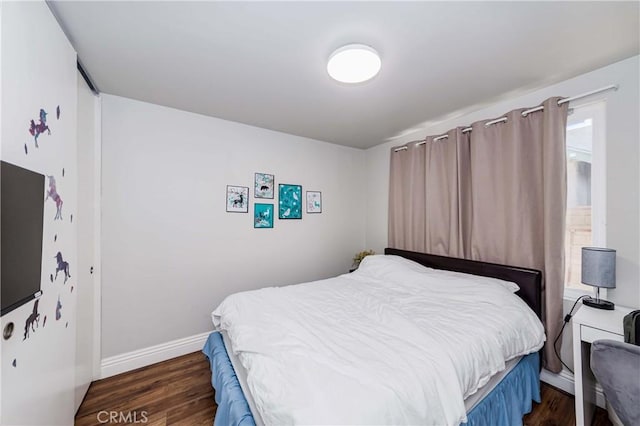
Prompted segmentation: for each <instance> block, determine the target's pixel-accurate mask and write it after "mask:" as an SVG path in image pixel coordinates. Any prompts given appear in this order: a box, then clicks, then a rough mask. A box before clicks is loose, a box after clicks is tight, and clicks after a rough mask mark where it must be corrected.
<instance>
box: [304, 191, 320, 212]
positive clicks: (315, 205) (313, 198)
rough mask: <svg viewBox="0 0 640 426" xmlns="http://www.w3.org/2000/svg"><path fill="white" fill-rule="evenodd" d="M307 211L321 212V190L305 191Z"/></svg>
mask: <svg viewBox="0 0 640 426" xmlns="http://www.w3.org/2000/svg"><path fill="white" fill-rule="evenodd" d="M307 213H322V192H320V191H307Z"/></svg>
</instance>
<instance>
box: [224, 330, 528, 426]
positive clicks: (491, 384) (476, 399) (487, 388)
mask: <svg viewBox="0 0 640 426" xmlns="http://www.w3.org/2000/svg"><path fill="white" fill-rule="evenodd" d="M220 334H221V335H222V340H223V342H224V345H225V347H226V348H227V354H228V355H229V360H230V361H231V365H232V366H233V369H234V370H235V372H236V376H237V377H238V382H240V388H241V389H242V393H244V396H245V398H246V400H247V403H248V404H249V409H250V410H251V414H252V415H253V419H254V420H255V422H256V426H264V421H263V420H262V417H261V416H260V412H259V411H258V410H257V408H256V403H255V401H254V399H253V396H252V395H251V391H250V389H249V386H248V385H247V370H246V369H245V368H244V367H243V366H242V363H241V362H240V360H239V359H238V356H237V355H236V354H235V353H234V351H233V347H232V346H231V345H232V344H231V339H229V336H228V335H227V333H226V331H222V332H221V333H220ZM521 359H522V357H517V358H514V359H512V360H510V361H507V363H506V366H505V369H504V370H502V371H500V372H498V373H496V374H494V375H493V376H492V377H491V379H489V381H488V382H487V383H486V384H485V385H484V386H482V387H481V388H480V389H478V390H477V391H476V392H475V393H473V394H472V395H469V397H467V399H465V400H464V406H465V409H466V411H467V413H469V412H470V411H471V410H472V409H473V408H474V407H476V406H477V405H478V404H479V403H480V402H481V401H482V400H483V399H484V398H485V397H486V396H487V395H489V393H491V391H492V390H493V389H494V388H495V387H496V386H497V385H498V384H499V383H500V382H501V381H502V379H503V378H504V377H505V376H506V375H507V374H509V372H511V370H513V369H514V368H515V366H516V365H517V364H518V362H520V360H521Z"/></svg>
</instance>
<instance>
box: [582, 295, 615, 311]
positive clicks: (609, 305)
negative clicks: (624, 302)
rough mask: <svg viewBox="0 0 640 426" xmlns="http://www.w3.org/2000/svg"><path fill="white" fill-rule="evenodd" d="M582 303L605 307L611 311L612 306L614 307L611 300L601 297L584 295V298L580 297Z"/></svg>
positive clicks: (600, 307) (598, 307)
mask: <svg viewBox="0 0 640 426" xmlns="http://www.w3.org/2000/svg"><path fill="white" fill-rule="evenodd" d="M582 303H583V304H585V305H587V306H589V307H592V308H597V309H605V310H607V311H613V308H615V307H616V305H614V304H613V302H609V301H608V300H602V299H594V298H593V297H585V298H584V299H582Z"/></svg>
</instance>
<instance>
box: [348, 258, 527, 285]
mask: <svg viewBox="0 0 640 426" xmlns="http://www.w3.org/2000/svg"><path fill="white" fill-rule="evenodd" d="M407 271H411V272H418V273H422V274H428V275H431V276H438V275H440V276H448V277H452V278H459V279H465V280H471V281H474V282H477V283H479V284H481V285H498V286H500V287H503V288H505V289H507V290H509V291H510V292H512V293H515V292H517V291H518V290H520V287H519V286H518V284H516V283H514V282H510V281H505V280H501V279H498V278H492V277H483V276H480V275H473V274H465V273H463V272H454V271H447V270H444V269H434V268H429V267H427V266H424V265H421V264H419V263H417V262H414V261H413V260H409V259H406V258H404V257H402V256H396V255H382V254H378V255H370V256H367V257H365V258H364V259H362V262H360V266H359V267H358V269H357V271H356V272H354V273H358V274H361V275H368V276H371V277H374V278H388V277H390V274H392V275H393V276H396V274H397V275H399V276H402V275H401V274H402V273H406V272H407Z"/></svg>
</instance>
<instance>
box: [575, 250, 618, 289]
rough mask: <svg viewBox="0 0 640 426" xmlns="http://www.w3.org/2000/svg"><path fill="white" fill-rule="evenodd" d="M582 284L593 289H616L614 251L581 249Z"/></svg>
mask: <svg viewBox="0 0 640 426" xmlns="http://www.w3.org/2000/svg"><path fill="white" fill-rule="evenodd" d="M582 283H583V284H587V285H591V286H594V287H603V288H616V251H615V250H612V249H608V248H599V247H583V248H582Z"/></svg>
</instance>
